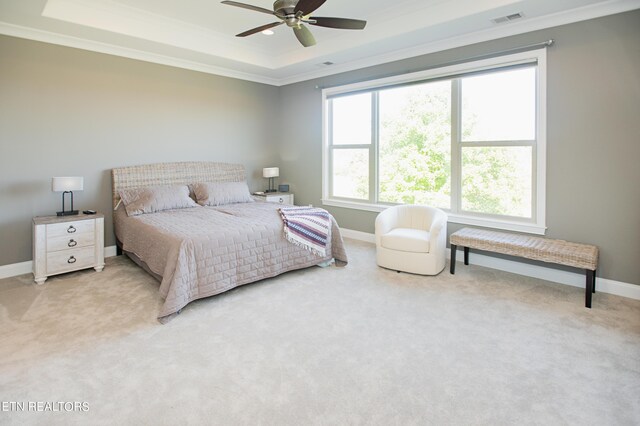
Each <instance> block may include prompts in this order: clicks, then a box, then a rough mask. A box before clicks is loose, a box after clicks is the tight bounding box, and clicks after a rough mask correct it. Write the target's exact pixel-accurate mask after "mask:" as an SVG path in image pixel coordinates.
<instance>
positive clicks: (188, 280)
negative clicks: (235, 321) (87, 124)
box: [114, 202, 347, 321]
mask: <svg viewBox="0 0 640 426" xmlns="http://www.w3.org/2000/svg"><path fill="white" fill-rule="evenodd" d="M279 207H280V205H278V204H274V203H265V202H255V203H243V204H230V205H225V206H220V207H193V208H187V209H181V210H169V211H164V212H159V213H152V214H143V215H140V216H132V217H127V216H126V214H125V213H124V209H123V208H119V209H118V211H116V212H114V213H115V214H114V221H115V231H116V236H117V237H118V239H119V240H120V241H121V242H122V248H123V249H124V250H125V251H126V252H130V253H133V254H135V255H136V256H138V258H140V259H141V260H142V261H143V262H145V263H146V265H147V266H148V267H149V269H150V270H151V271H152V272H153V273H155V274H157V275H160V276H162V282H161V284H160V294H161V295H162V297H164V299H165V302H164V305H163V306H162V308H161V310H160V312H159V314H158V319H160V320H161V321H162V320H163V319H166V318H167V317H168V316H169V315H172V314H174V313H176V312H178V311H179V310H180V309H182V308H183V307H184V306H185V305H187V304H188V303H189V302H191V301H193V300H196V299H200V298H203V297H208V296H212V295H214V294H219V293H222V292H224V291H227V290H230V289H232V288H234V287H237V286H240V285H243V284H247V283H250V282H254V281H258V280H261V279H264V278H269V277H273V276H276V275H279V274H282V273H284V272H287V271H292V270H295V269H301V268H306V267H309V266H313V265H317V264H319V263H323V262H326V261H327V260H330V259H332V258H335V260H336V265H338V266H343V265H346V263H347V255H346V252H345V249H344V244H343V241H342V236H341V235H340V229H339V228H338V225H337V223H336V221H335V219H334V218H333V217H331V222H332V227H331V235H330V239H329V240H330V241H329V242H328V244H327V251H326V253H327V255H326V256H325V257H318V256H317V255H314V254H313V253H311V252H310V251H308V250H305V249H303V248H301V247H298V246H296V245H294V244H292V243H290V242H288V241H287V240H286V239H285V237H284V230H283V224H282V219H281V217H280V214H279V213H278V208H279Z"/></svg>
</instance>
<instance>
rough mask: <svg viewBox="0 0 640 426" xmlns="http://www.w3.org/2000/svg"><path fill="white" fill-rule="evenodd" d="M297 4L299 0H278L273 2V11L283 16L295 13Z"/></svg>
mask: <svg viewBox="0 0 640 426" xmlns="http://www.w3.org/2000/svg"><path fill="white" fill-rule="evenodd" d="M297 4H298V0H276V1H274V2H273V11H274V12H275V13H276V15H279V16H282V17H285V16H287V15H294V13H295V12H294V10H295V8H296V5H297Z"/></svg>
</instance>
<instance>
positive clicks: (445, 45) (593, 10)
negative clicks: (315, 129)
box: [278, 0, 640, 86]
mask: <svg viewBox="0 0 640 426" xmlns="http://www.w3.org/2000/svg"><path fill="white" fill-rule="evenodd" d="M638 8H640V1H639V0H622V1H619V0H610V1H608V2H605V3H598V4H595V5H589V6H583V7H581V8H577V9H572V10H569V11H565V12H559V13H555V14H551V15H546V16H543V17H539V18H532V19H526V20H523V21H521V22H513V23H508V24H502V25H499V26H497V27H494V28H489V29H486V30H481V31H475V32H472V33H468V34H465V35H462V36H458V37H452V38H448V39H444V40H439V41H435V42H432V43H427V44H422V45H420V46H415V47H410V48H407V49H400V50H396V51H394V52H392V53H387V54H382V55H376V56H372V57H369V58H366V59H362V60H358V61H352V62H348V63H346V64H342V65H340V64H338V65H332V66H331V68H330V69H322V70H316V71H312V72H308V73H300V74H297V75H294V76H291V77H284V78H282V79H279V80H278V83H279V85H280V86H286V85H288V84H294V83H299V82H302V81H308V80H313V79H316V78H321V77H327V76H330V75H335V74H340V73H343V72H348V71H354V70H358V69H362V68H367V67H372V66H376V65H381V64H385V63H389V62H394V61H400V60H403V59H408V58H414V57H416V56H422V55H427V54H430V53H435V52H440V51H443V50H448V49H455V48H457V47H463V46H468V45H471V44H476V43H481V42H485V41H491V40H496V39H500V38H505V37H509V36H514V35H518V34H523V33H528V32H532V31H538V30H543V29H545V28H551V27H557V26H560V25H566V24H572V23H575V22H580V21H586V20H589V19H595V18H600V17H603V16H608V15H614V14H617V13H623V12H628V11H631V10H635V9H638ZM320 60H322V59H320Z"/></svg>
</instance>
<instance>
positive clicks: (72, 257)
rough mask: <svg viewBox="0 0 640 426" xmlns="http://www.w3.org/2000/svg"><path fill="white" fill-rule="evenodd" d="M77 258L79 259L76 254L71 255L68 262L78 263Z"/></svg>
mask: <svg viewBox="0 0 640 426" xmlns="http://www.w3.org/2000/svg"><path fill="white" fill-rule="evenodd" d="M77 260H78V259H76V258H75V257H74V256H71V257H70V258H69V260H67V263H76V261H77Z"/></svg>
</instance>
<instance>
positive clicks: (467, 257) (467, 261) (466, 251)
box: [464, 247, 469, 265]
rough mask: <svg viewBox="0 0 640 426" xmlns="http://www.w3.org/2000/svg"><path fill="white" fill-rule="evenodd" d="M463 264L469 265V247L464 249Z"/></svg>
mask: <svg viewBox="0 0 640 426" xmlns="http://www.w3.org/2000/svg"><path fill="white" fill-rule="evenodd" d="M464 264H465V265H468V264H469V247H465V248H464Z"/></svg>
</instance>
